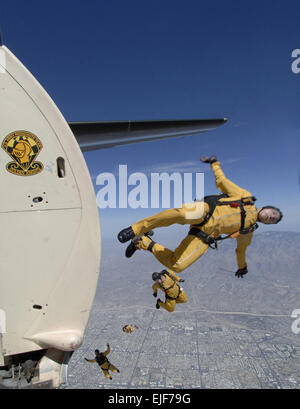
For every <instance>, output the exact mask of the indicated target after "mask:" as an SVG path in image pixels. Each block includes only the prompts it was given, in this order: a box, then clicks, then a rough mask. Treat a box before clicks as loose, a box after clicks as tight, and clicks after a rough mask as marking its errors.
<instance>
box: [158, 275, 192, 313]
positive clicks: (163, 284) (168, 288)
mask: <svg viewBox="0 0 300 409" xmlns="http://www.w3.org/2000/svg"><path fill="white" fill-rule="evenodd" d="M152 280H153V281H155V284H153V286H152V290H153V297H157V290H158V289H160V290H161V291H163V292H164V293H165V296H166V300H165V302H162V301H161V300H160V299H159V298H158V300H157V302H156V308H157V309H159V308H160V307H162V308H164V309H165V310H167V311H169V312H173V311H174V310H175V307H176V304H182V303H185V302H187V301H188V298H187V296H186V294H185V292H184V290H183V288H182V287H180V286H179V284H178V282H184V280H182V279H181V278H180V277H178V276H177V275H176V274H175V273H173V271H170V270H162V271H161V272H160V273H153V274H152Z"/></svg>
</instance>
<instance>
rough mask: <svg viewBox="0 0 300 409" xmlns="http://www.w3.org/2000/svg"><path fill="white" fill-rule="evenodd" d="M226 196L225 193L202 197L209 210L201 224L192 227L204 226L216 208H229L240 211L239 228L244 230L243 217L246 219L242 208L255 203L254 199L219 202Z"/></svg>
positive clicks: (246, 198) (251, 197) (245, 198)
mask: <svg viewBox="0 0 300 409" xmlns="http://www.w3.org/2000/svg"><path fill="white" fill-rule="evenodd" d="M226 197H228V195H226V194H225V193H222V194H220V195H210V196H204V198H203V201H204V202H205V203H207V204H208V206H209V210H208V212H207V213H206V215H205V216H204V219H203V220H202V222H201V223H198V224H194V225H193V226H197V227H202V226H204V225H205V224H206V223H207V222H208V220H209V219H210V218H211V216H212V215H213V212H214V211H215V208H216V206H228V205H229V206H231V207H240V209H241V228H240V230H243V229H244V226H245V217H246V212H245V209H244V206H247V205H253V204H254V202H255V201H256V197H254V196H250V197H244V198H242V199H240V200H228V201H222V202H221V201H220V199H223V198H226Z"/></svg>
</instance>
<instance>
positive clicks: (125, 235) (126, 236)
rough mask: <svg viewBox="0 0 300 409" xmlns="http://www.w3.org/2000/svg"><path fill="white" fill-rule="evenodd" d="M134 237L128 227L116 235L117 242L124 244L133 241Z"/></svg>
mask: <svg viewBox="0 0 300 409" xmlns="http://www.w3.org/2000/svg"><path fill="white" fill-rule="evenodd" d="M134 236H135V234H134V232H133V230H132V228H131V226H130V227H127V228H126V229H123V230H121V231H120V233H119V234H118V240H119V241H120V242H121V243H126V241H128V240H131V239H133V238H134Z"/></svg>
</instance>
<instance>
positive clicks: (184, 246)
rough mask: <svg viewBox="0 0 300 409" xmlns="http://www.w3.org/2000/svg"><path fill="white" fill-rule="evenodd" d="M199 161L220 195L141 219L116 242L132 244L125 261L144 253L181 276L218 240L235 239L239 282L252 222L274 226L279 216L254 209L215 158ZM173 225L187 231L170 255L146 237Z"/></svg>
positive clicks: (268, 209)
mask: <svg viewBox="0 0 300 409" xmlns="http://www.w3.org/2000/svg"><path fill="white" fill-rule="evenodd" d="M200 160H201V161H202V162H204V163H209V164H210V165H211V168H212V170H213V172H214V175H215V182H216V186H217V188H218V189H219V190H220V191H221V192H222V193H223V194H221V195H211V196H205V197H204V203H203V201H195V202H194V203H193V204H183V205H182V207H181V208H177V209H168V210H164V211H162V212H160V213H158V214H155V215H153V216H150V217H148V218H146V219H143V220H141V221H139V222H137V223H135V224H133V225H132V226H130V227H127V228H126V229H123V230H121V231H120V232H119V234H118V240H119V241H120V242H121V243H125V242H127V241H129V240H132V242H131V243H130V245H129V246H128V247H127V254H126V255H127V257H128V256H130V255H132V254H133V253H134V251H135V249H142V250H148V251H150V252H152V254H153V255H154V257H156V259H157V260H158V261H160V262H161V263H162V264H163V265H164V266H166V267H168V268H169V269H170V270H172V271H175V272H176V273H181V272H182V271H183V270H185V269H186V268H187V267H189V266H190V265H191V264H193V263H194V262H195V261H196V260H198V259H199V258H200V257H201V256H202V255H203V254H204V253H206V251H207V250H208V248H209V247H211V248H217V242H218V241H219V240H224V239H226V238H236V239H237V248H236V258H237V264H238V270H237V271H236V273H235V276H236V277H238V278H240V277H242V278H243V276H244V275H245V274H247V273H248V270H247V263H246V248H247V247H248V245H249V244H250V243H251V240H252V236H253V232H254V230H256V229H257V227H258V224H257V223H256V222H261V223H264V224H275V223H278V222H279V221H280V220H281V219H282V216H283V215H282V213H281V211H280V210H279V209H278V208H276V207H274V206H264V207H259V208H256V207H255V206H254V201H255V200H256V198H255V197H254V196H252V195H251V193H250V192H248V191H247V190H245V189H242V188H240V187H239V186H237V185H236V184H234V183H233V182H231V181H230V180H229V179H227V178H226V177H225V175H224V173H223V171H222V169H221V165H220V162H218V161H217V158H216V156H214V155H213V156H211V157H210V158H208V157H206V156H203V157H201V158H200ZM175 223H178V224H181V225H184V224H190V230H189V233H188V235H187V237H186V238H185V239H184V240H183V241H182V242H181V243H180V244H179V246H178V247H177V248H176V249H175V250H174V251H171V250H169V249H167V248H165V247H164V246H162V245H161V244H158V243H156V242H155V241H153V240H152V239H151V238H150V237H149V236H147V235H146V233H147V232H148V231H149V230H152V229H155V228H158V227H167V226H170V225H172V224H175ZM221 234H226V237H222V236H221ZM133 244H134V246H133ZM133 247H134V248H133ZM130 249H131V250H130ZM128 250H130V251H129V253H130V254H129V255H128Z"/></svg>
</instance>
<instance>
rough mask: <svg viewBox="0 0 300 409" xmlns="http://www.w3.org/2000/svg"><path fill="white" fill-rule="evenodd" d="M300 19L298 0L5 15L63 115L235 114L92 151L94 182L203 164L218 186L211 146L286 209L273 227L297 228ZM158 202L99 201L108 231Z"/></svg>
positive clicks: (90, 4) (234, 173)
mask: <svg viewBox="0 0 300 409" xmlns="http://www.w3.org/2000/svg"><path fill="white" fill-rule="evenodd" d="M299 21H300V3H299V1H294V0H289V1H287V2H283V1H276V0H272V1H271V0H263V1H257V0H252V1H243V2H237V1H226V2H225V1H209V2H207V1H202V0H195V1H194V0H187V1H177V0H164V1H158V0H151V1H143V0H139V1H130V0H128V1H119V0H118V1H114V0H112V1H109V2H108V1H106V2H105V1H91V0H89V1H56V0H53V1H51V2H50V1H48V2H41V1H26V2H25V1H13V0H11V1H9V2H8V1H5V2H3V3H2V5H1V20H0V24H1V28H2V35H3V40H4V43H5V44H6V45H7V46H8V47H9V48H10V49H11V51H12V52H13V53H14V54H15V55H16V56H17V57H18V58H19V59H20V60H21V61H22V62H23V63H24V64H25V65H26V66H27V68H28V69H29V70H30V71H31V72H32V73H33V74H34V75H35V76H36V78H37V79H38V80H39V81H40V82H41V84H42V85H43V86H44V87H45V89H46V90H47V92H48V93H49V94H50V96H51V97H52V98H53V99H54V101H55V102H56V104H57V105H58V107H59V108H60V110H61V111H62V113H63V114H64V116H65V117H66V119H67V121H89V120H91V121H96V120H100V121H101V120H128V119H130V120H146V119H149V120H153V119H183V118H186V119H188V118H213V117H226V118H228V122H227V124H226V125H224V126H222V127H220V128H219V129H217V130H214V131H211V132H207V133H205V134H202V135H199V136H192V137H186V138H179V139H171V140H166V141H157V142H151V143H143V144H136V145H128V146H124V147H119V148H112V149H109V150H100V151H94V152H89V153H86V154H85V158H86V160H87V164H88V167H89V169H90V172H91V175H92V177H93V182H94V184H95V180H96V176H97V175H98V174H99V173H102V172H115V173H116V174H117V170H118V165H119V164H127V165H128V170H129V172H136V171H143V170H144V171H146V172H149V171H151V170H152V171H157V172H159V171H161V170H165V171H166V170H167V169H168V171H169V172H170V173H171V172H172V171H186V172H189V171H190V172H196V171H198V172H202V171H203V169H206V171H205V194H212V193H214V192H215V187H214V183H213V175H212V172H211V171H210V170H209V169H208V168H204V167H203V166H201V165H200V163H199V157H200V156H201V155H207V154H211V153H215V154H216V155H217V156H218V158H219V159H220V161H221V162H223V164H224V166H223V168H224V171H225V173H226V175H227V176H228V177H229V178H230V179H232V180H233V181H234V182H236V183H237V184H239V185H240V186H242V187H245V188H246V189H247V190H249V191H250V192H251V193H253V194H254V195H255V196H256V197H257V198H258V199H259V200H258V202H257V205H258V206H261V205H265V204H274V205H276V206H278V207H280V208H281V209H282V211H283V213H284V219H283V221H282V222H281V223H280V224H279V225H277V226H273V227H268V230H270V229H276V230H293V231H300V216H299V209H300V206H299V204H300V190H299V182H298V173H299V170H300V158H299V153H300V142H299V134H300V132H299V131H300V103H299V102H300V74H294V73H293V72H292V70H291V64H292V62H293V58H292V56H291V54H292V51H293V50H294V49H297V48H298V49H300V25H299ZM99 188H100V187H99V186H96V185H95V190H96V193H97V191H98V190H99ZM156 211H157V210H155V209H148V210H145V209H137V210H132V209H128V210H127V209H105V210H102V212H101V223H102V227H103V229H102V231H103V237H104V238H107V239H109V237H115V234H116V233H117V232H118V230H120V229H121V228H123V227H127V226H128V225H130V224H131V223H133V222H134V221H136V220H138V219H140V218H143V217H146V216H147V215H150V214H153V213H155V212H156ZM264 229H265V227H263V228H262V229H261V231H264Z"/></svg>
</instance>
